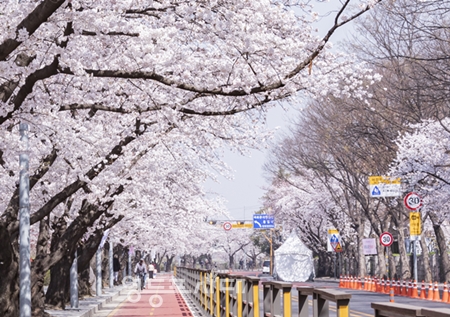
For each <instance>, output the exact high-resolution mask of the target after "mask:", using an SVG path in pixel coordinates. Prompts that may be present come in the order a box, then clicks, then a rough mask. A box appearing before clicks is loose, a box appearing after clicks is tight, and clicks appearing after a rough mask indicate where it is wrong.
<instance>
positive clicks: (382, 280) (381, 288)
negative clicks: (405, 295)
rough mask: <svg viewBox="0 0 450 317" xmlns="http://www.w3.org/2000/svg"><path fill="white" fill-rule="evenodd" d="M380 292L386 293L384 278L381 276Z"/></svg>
mask: <svg viewBox="0 0 450 317" xmlns="http://www.w3.org/2000/svg"><path fill="white" fill-rule="evenodd" d="M378 292H380V293H384V278H381V279H380V284H379V288H378Z"/></svg>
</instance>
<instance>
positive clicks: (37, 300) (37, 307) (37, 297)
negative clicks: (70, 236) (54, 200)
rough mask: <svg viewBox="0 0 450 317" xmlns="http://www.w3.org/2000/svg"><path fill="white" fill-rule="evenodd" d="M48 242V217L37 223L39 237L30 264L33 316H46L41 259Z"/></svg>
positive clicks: (43, 272)
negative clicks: (34, 255) (33, 258)
mask: <svg viewBox="0 0 450 317" xmlns="http://www.w3.org/2000/svg"><path fill="white" fill-rule="evenodd" d="M49 240H50V227H49V217H46V219H42V220H41V221H40V222H39V237H38V240H37V245H36V258H35V260H34V262H33V263H32V264H31V298H32V302H31V308H32V315H33V316H47V315H48V314H47V313H45V294H44V277H45V273H46V269H45V268H44V267H43V263H42V259H43V258H45V256H46V255H47V246H48V242H49Z"/></svg>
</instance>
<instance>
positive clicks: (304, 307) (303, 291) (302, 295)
mask: <svg viewBox="0 0 450 317" xmlns="http://www.w3.org/2000/svg"><path fill="white" fill-rule="evenodd" d="M313 290H314V287H308V286H304V287H297V291H298V317H308V316H309V306H308V296H309V295H312V294H313Z"/></svg>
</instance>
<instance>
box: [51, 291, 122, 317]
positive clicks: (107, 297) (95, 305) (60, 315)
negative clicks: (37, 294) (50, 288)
mask: <svg viewBox="0 0 450 317" xmlns="http://www.w3.org/2000/svg"><path fill="white" fill-rule="evenodd" d="M127 294H128V288H126V287H123V286H118V287H115V288H111V289H109V288H108V289H103V294H102V295H101V296H98V297H97V296H95V297H90V298H86V299H82V300H80V301H79V305H78V308H71V307H70V305H69V306H68V307H66V309H65V310H46V311H45V312H46V313H48V314H49V315H50V316H51V317H92V316H94V314H95V313H96V312H98V311H100V310H101V309H103V308H105V307H108V306H109V305H111V304H112V303H114V302H115V301H117V300H119V299H120V298H121V297H123V296H125V298H126V295H127Z"/></svg>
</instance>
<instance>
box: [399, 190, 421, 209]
mask: <svg viewBox="0 0 450 317" xmlns="http://www.w3.org/2000/svg"><path fill="white" fill-rule="evenodd" d="M403 202H404V203H405V206H406V208H408V209H409V210H417V209H419V208H420V207H422V198H421V197H420V196H419V195H417V194H416V193H412V192H411V193H409V194H408V195H406V196H405V198H403Z"/></svg>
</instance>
